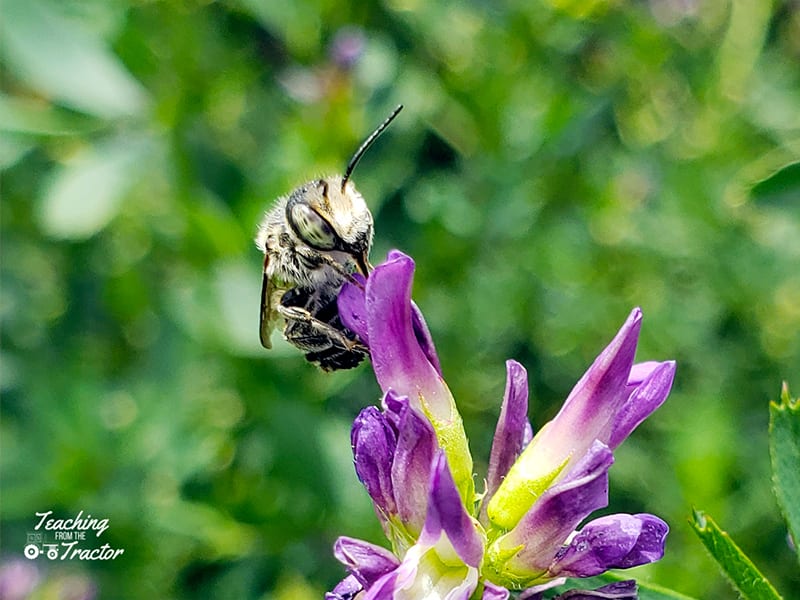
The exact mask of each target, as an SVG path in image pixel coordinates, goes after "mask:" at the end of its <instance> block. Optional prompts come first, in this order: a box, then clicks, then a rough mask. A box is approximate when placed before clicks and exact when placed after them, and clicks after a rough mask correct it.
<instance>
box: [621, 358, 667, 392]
mask: <svg viewBox="0 0 800 600" xmlns="http://www.w3.org/2000/svg"><path fill="white" fill-rule="evenodd" d="M660 365H661V363H660V362H658V361H656V360H648V361H645V362H640V363H636V364H635V365H633V366H632V367H631V372H630V373H629V374H628V385H629V386H631V388H635V387H636V386H638V385H639V384H640V383H642V382H643V381H644V380H645V379H647V378H648V377H650V374H651V373H652V372H653V371H654V370H656V369H657V368H658V367H659V366H660Z"/></svg>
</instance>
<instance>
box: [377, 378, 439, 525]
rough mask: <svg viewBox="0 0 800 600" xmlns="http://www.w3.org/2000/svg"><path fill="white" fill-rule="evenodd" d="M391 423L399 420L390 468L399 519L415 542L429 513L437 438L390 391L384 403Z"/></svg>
mask: <svg viewBox="0 0 800 600" xmlns="http://www.w3.org/2000/svg"><path fill="white" fill-rule="evenodd" d="M384 404H385V405H386V407H387V415H391V416H389V417H388V418H389V419H396V423H397V432H398V433H397V447H396V450H395V453H394V459H393V461H392V467H391V478H392V488H393V489H394V490H395V504H396V506H397V515H398V517H399V519H400V521H401V522H402V523H403V525H405V527H406V529H407V531H408V532H409V533H410V534H411V536H412V537H413V538H414V539H416V537H417V536H418V535H419V533H420V531H421V530H422V526H423V524H424V523H425V516H426V514H427V510H428V496H429V485H430V478H431V465H432V463H433V459H434V453H435V452H436V448H437V444H436V434H435V433H434V431H433V427H431V424H430V423H429V422H428V421H427V420H426V419H425V418H423V417H422V416H421V415H420V414H419V413H417V412H416V411H415V410H414V409H412V408H411V406H410V404H409V400H408V398H406V397H397V396H395V395H394V394H393V392H391V391H389V392H388V393H387V394H386V398H385V399H384Z"/></svg>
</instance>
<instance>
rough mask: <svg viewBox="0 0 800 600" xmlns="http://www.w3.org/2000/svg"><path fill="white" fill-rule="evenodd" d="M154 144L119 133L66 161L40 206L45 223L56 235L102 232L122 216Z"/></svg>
mask: <svg viewBox="0 0 800 600" xmlns="http://www.w3.org/2000/svg"><path fill="white" fill-rule="evenodd" d="M150 148H151V144H150V143H148V140H144V139H139V140H137V139H135V138H132V137H130V136H125V137H120V138H114V139H112V140H108V141H105V142H103V143H102V144H98V145H97V146H96V147H94V148H91V149H90V150H87V151H85V152H83V153H82V154H81V155H80V156H77V157H75V158H74V159H73V160H71V161H70V162H69V163H67V164H65V165H63V166H62V167H61V168H60V169H58V170H57V171H56V173H55V175H54V178H53V179H52V181H51V184H50V186H49V188H48V189H47V191H46V193H45V196H44V199H43V201H42V203H41V205H40V206H39V214H38V220H39V224H40V226H41V228H42V229H43V230H44V231H45V233H47V234H48V235H50V236H51V237H54V238H62V239H74V240H79V239H85V238H88V237H91V236H92V235H94V234H95V233H97V232H98V231H100V230H101V229H102V228H103V227H105V226H106V225H107V224H108V223H109V221H111V219H113V218H114V217H115V216H116V214H117V212H118V211H119V208H120V205H121V203H122V198H123V197H124V195H125V193H126V192H127V191H128V189H129V187H130V186H131V185H132V184H133V182H134V181H135V178H136V177H137V175H138V174H139V173H140V172H141V169H142V164H141V162H142V161H141V159H142V158H143V157H145V156H146V155H147V152H148V150H149V149H150Z"/></svg>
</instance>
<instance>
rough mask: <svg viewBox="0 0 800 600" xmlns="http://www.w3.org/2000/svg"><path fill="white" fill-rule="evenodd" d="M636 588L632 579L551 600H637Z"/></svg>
mask: <svg viewBox="0 0 800 600" xmlns="http://www.w3.org/2000/svg"><path fill="white" fill-rule="evenodd" d="M638 597H639V590H638V586H637V585H636V581H634V580H633V579H627V580H625V581H615V582H614V583H609V584H608V585H604V586H603V587H599V588H597V589H596V590H569V591H567V592H564V593H563V594H560V595H558V596H556V597H555V598H553V600H597V599H598V598H600V599H605V600H637V598H638ZM520 600H521V599H520Z"/></svg>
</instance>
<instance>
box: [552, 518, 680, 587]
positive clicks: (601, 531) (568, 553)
mask: <svg viewBox="0 0 800 600" xmlns="http://www.w3.org/2000/svg"><path fill="white" fill-rule="evenodd" d="M668 532H669V527H668V526H667V524H666V523H665V522H664V521H662V520H661V519H659V518H658V517H656V516H654V515H648V514H639V515H625V514H618V515H609V516H606V517H600V518H599V519H595V520H594V521H590V522H589V523H588V524H587V525H586V526H585V527H584V528H583V529H582V530H581V531H579V532H578V533H577V534H576V535H575V537H574V538H573V539H572V540H571V541H570V543H569V545H568V546H566V547H564V548H562V549H561V550H560V551H559V553H558V555H557V556H556V558H555V560H554V561H553V564H552V566H551V568H550V573H552V574H553V575H563V576H567V577H592V576H594V575H599V574H600V573H603V572H605V571H607V570H608V569H627V568H630V567H636V566H638V565H644V564H647V563H651V562H654V561H657V560H659V559H660V558H661V557H662V556H664V542H665V541H666V537H667V533H668Z"/></svg>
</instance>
